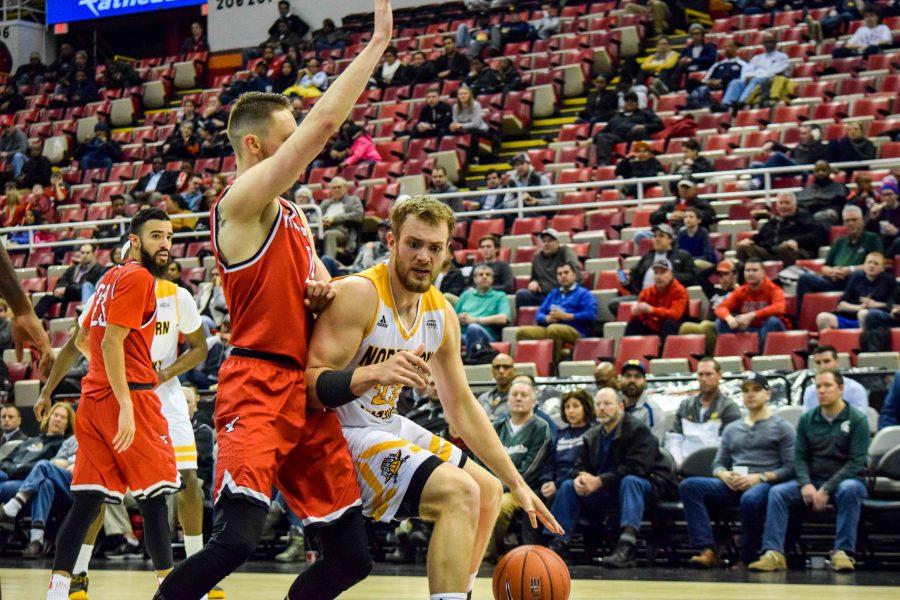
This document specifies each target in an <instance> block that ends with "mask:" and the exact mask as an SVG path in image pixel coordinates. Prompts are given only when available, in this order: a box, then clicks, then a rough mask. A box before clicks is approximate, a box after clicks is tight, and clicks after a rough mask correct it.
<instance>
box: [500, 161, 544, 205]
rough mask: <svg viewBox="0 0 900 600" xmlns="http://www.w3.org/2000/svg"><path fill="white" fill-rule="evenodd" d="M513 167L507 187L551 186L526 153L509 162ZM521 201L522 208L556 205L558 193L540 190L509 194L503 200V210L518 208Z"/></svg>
mask: <svg viewBox="0 0 900 600" xmlns="http://www.w3.org/2000/svg"><path fill="white" fill-rule="evenodd" d="M509 164H511V165H512V166H513V170H512V172H510V174H509V179H508V180H507V182H506V187H509V188H520V187H534V186H539V185H551V183H550V179H549V178H548V177H547V176H546V175H544V174H543V173H538V172H537V171H536V170H535V169H534V167H533V166H532V165H531V158H529V156H528V155H527V154H525V153H524V152H522V153H519V154H516V155H515V156H513V157H512V159H511V160H510V161H509ZM520 200H521V202H522V206H547V205H548V204H555V203H556V192H553V191H550V190H540V191H531V192H509V193H508V194H506V198H504V200H503V208H517V207H518V206H519V201H520ZM525 216H532V217H533V216H537V214H536V213H527V214H526V215H525Z"/></svg>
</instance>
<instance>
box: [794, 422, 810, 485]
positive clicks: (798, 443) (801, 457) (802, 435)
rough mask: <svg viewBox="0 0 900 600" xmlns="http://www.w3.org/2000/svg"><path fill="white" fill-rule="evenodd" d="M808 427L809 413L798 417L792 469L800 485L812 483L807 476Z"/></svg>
mask: <svg viewBox="0 0 900 600" xmlns="http://www.w3.org/2000/svg"><path fill="white" fill-rule="evenodd" d="M808 429H809V413H806V414H804V415H803V416H802V417H800V423H799V425H797V436H796V438H795V439H794V470H795V472H796V475H797V483H798V484H800V487H803V486H804V485H806V484H808V483H812V480H811V479H810V478H809V462H808V460H809V457H808V456H807V447H806V435H807V430H808Z"/></svg>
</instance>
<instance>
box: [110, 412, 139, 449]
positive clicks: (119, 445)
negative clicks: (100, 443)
mask: <svg viewBox="0 0 900 600" xmlns="http://www.w3.org/2000/svg"><path fill="white" fill-rule="evenodd" d="M133 441H134V408H133V407H132V406H131V405H130V404H129V405H127V406H121V407H119V430H118V431H117V432H116V437H114V438H113V448H115V450H116V452H125V451H126V450H128V447H129V446H131V442H133Z"/></svg>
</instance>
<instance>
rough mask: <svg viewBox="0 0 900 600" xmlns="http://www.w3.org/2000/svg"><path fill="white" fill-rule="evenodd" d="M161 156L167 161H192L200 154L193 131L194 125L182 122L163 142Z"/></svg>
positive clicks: (197, 138) (198, 141)
mask: <svg viewBox="0 0 900 600" xmlns="http://www.w3.org/2000/svg"><path fill="white" fill-rule="evenodd" d="M162 152H163V154H164V155H165V156H166V157H168V159H169V160H192V159H194V158H196V157H197V156H199V154H200V138H199V137H198V136H197V133H196V132H195V131H194V125H193V124H192V123H191V122H190V121H183V122H182V123H181V124H179V125H178V130H177V131H175V132H174V133H173V134H172V135H171V136H169V138H168V139H167V140H166V141H165V143H164V144H163V146H162Z"/></svg>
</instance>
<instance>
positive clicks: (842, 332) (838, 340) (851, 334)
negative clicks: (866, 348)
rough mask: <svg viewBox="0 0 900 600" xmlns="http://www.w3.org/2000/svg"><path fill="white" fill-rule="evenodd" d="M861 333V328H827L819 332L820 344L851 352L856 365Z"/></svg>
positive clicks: (853, 362) (851, 359)
mask: <svg viewBox="0 0 900 600" xmlns="http://www.w3.org/2000/svg"><path fill="white" fill-rule="evenodd" d="M803 304H804V305H805V304H806V297H804V300H803ZM861 333H862V330H861V329H826V330H824V331H822V332H821V333H820V334H819V345H821V346H834V348H835V350H837V351H838V352H847V353H849V354H850V362H851V363H852V364H853V365H854V366H855V365H856V353H857V352H859V347H860V341H859V337H860V334H861Z"/></svg>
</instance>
